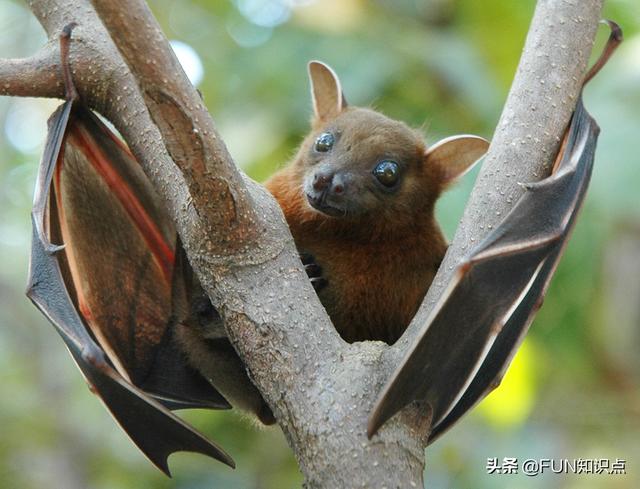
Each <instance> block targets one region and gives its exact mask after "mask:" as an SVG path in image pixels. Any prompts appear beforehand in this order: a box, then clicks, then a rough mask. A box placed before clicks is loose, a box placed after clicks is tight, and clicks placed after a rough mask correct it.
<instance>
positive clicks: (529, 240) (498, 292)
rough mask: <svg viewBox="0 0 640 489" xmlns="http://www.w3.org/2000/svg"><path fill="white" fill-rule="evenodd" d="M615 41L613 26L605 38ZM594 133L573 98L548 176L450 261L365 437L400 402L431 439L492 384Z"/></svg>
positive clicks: (539, 279)
mask: <svg viewBox="0 0 640 489" xmlns="http://www.w3.org/2000/svg"><path fill="white" fill-rule="evenodd" d="M616 27H617V26H616ZM619 37H620V32H619V29H616V28H614V33H613V34H612V39H614V41H615V42H619ZM614 41H610V42H614ZM609 55H610V51H609V52H607V53H606V56H607V57H608V56H609ZM600 66H602V64H600V63H598V66H597V67H598V68H599V67H600ZM590 77H591V73H590V74H589V76H588V78H590ZM598 132H599V128H598V126H597V124H596V122H595V121H594V120H593V119H592V118H591V116H590V115H589V114H588V113H587V112H586V110H585V109H584V106H583V103H582V97H580V98H579V100H578V103H577V106H576V110H575V113H574V114H573V117H572V119H571V122H570V125H569V128H568V129H567V133H566V134H565V139H564V143H563V146H562V148H561V152H560V154H559V155H558V158H557V160H556V164H555V166H554V171H553V173H552V175H551V176H549V177H548V178H546V179H544V180H542V181H540V182H537V183H533V184H529V185H526V192H525V193H524V195H523V196H522V197H521V198H520V200H519V201H518V202H517V203H516V205H515V206H514V207H513V209H512V210H511V212H510V213H509V214H508V215H507V216H506V217H505V219H504V220H503V221H502V223H501V224H500V225H499V226H497V227H496V229H495V230H494V232H493V233H491V234H490V235H489V236H487V237H486V238H485V239H484V240H483V242H481V243H480V244H479V245H478V246H477V247H476V248H475V249H473V250H472V251H471V252H470V253H469V255H468V256H467V258H466V259H464V260H463V262H462V263H461V264H460V265H458V267H457V269H456V270H455V273H454V275H453V278H452V279H451V281H450V283H449V285H448V287H447V288H446V290H445V291H444V292H443V293H442V294H441V296H440V298H439V300H438V301H437V303H436V305H435V306H434V308H433V309H432V311H431V314H430V315H429V317H428V319H427V321H426V324H425V326H424V327H423V328H422V330H421V331H420V333H419V334H418V340H417V341H416V342H415V343H414V344H413V345H412V346H411V348H410V349H409V351H408V352H407V354H406V356H405V358H404V359H403V360H402V362H401V364H400V366H399V367H398V368H397V369H396V371H395V372H394V374H393V375H392V377H391V379H390V380H389V381H388V383H387V385H386V386H385V387H384V389H383V391H382V393H381V395H380V397H379V398H378V401H377V402H376V405H375V406H374V409H373V412H372V414H371V417H370V419H369V425H368V434H369V436H372V435H373V434H374V433H375V432H376V431H377V430H378V428H379V427H380V426H381V425H382V424H383V423H384V422H385V421H386V420H388V419H389V418H390V417H391V416H393V415H394V414H395V413H397V412H398V411H399V410H400V409H402V408H403V407H404V406H406V405H408V404H409V403H411V402H412V401H422V402H424V403H425V404H426V405H427V406H428V408H429V409H431V412H432V433H431V437H430V441H432V440H434V439H435V438H437V437H438V436H439V435H440V434H442V433H443V432H444V431H445V430H446V429H447V428H449V427H450V426H451V425H452V424H453V423H455V422H456V421H457V420H458V419H459V418H460V417H461V416H462V415H463V414H464V413H466V412H467V411H468V410H469V409H471V408H472V407H473V406H474V405H475V404H476V403H477V402H478V401H480V400H481V399H482V398H483V397H484V396H485V395H486V394H488V393H489V392H490V391H491V390H492V389H494V388H495V387H496V386H497V385H498V384H499V383H500V380H501V379H502V376H503V374H504V372H505V370H506V369H507V367H508V365H509V363H510V361H511V359H512V357H513V355H514V354H515V351H516V350H517V348H518V346H519V345H520V343H521V341H522V339H523V337H524V335H525V333H526V331H527V329H528V327H529V325H530V324H531V321H532V320H533V316H534V315H535V312H536V311H537V310H538V308H539V307H540V305H541V303H542V300H543V297H544V294H545V292H546V290H547V287H548V285H549V281H550V280H551V277H552V275H553V272H554V271H555V269H556V266H557V264H558V261H559V259H560V256H561V254H562V251H563V249H564V247H565V245H566V242H567V239H568V236H569V233H570V231H571V229H572V227H573V225H574V223H575V219H576V215H577V213H578V211H579V209H580V207H581V205H582V202H583V199H584V195H585V192H586V189H587V186H588V184H589V180H590V177H591V170H592V167H593V156H594V151H595V147H596V141H597V136H598Z"/></svg>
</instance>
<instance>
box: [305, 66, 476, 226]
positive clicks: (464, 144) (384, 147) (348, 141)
mask: <svg viewBox="0 0 640 489" xmlns="http://www.w3.org/2000/svg"><path fill="white" fill-rule="evenodd" d="M309 76H310V79H311V95H312V100H313V107H314V117H313V121H312V127H313V130H312V132H311V134H310V135H309V136H308V137H307V138H306V139H305V141H304V143H303V145H302V147H301V149H300V152H299V154H298V158H297V159H296V164H297V165H299V171H300V176H301V179H302V191H303V193H304V196H305V198H306V201H307V202H308V204H309V206H310V207H311V208H312V209H313V210H314V211H316V212H319V213H321V214H323V215H326V216H330V217H332V218H347V219H349V218H357V219H361V218H363V217H364V216H365V215H366V216H370V217H372V218H374V219H376V220H378V221H380V220H382V221H385V222H394V221H397V220H402V221H404V220H406V219H407V218H409V217H410V216H415V215H417V214H424V213H425V212H427V213H431V211H432V209H433V204H434V202H435V201H436V199H437V197H438V196H439V194H440V192H441V191H442V189H443V188H444V187H445V186H446V185H447V184H448V183H449V182H451V181H453V180H455V179H456V178H457V177H459V176H460V175H461V174H463V173H464V172H465V171H467V170H468V169H469V168H470V167H471V165H472V164H473V163H474V162H475V161H476V160H478V158H480V157H481V156H482V155H483V154H484V153H485V152H486V148H487V145H488V143H487V142H486V141H485V140H484V139H482V138H479V137H476V136H455V137H451V138H447V139H444V140H442V141H440V142H439V143H436V144H435V145H433V146H432V147H430V148H428V147H427V146H426V144H425V142H424V137H423V135H422V134H421V133H420V132H419V131H417V130H414V129H411V128H410V127H409V126H407V125H406V124H404V123H403V122H399V121H396V120H393V119H390V118H389V117H386V116H385V115H383V114H381V113H379V112H376V111H374V110H371V109H366V108H359V107H353V106H350V105H348V104H347V102H346V100H345V98H344V95H343V94H342V89H341V86H340V80H339V79H338V77H337V75H336V74H335V72H334V71H333V70H332V69H331V68H330V67H328V66H327V65H325V64H323V63H320V62H317V61H312V62H311V63H309Z"/></svg>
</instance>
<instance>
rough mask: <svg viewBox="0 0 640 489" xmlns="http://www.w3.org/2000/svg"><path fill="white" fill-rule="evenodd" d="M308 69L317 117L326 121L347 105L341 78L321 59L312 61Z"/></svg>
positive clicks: (314, 110)
mask: <svg viewBox="0 0 640 489" xmlns="http://www.w3.org/2000/svg"><path fill="white" fill-rule="evenodd" d="M308 69H309V80H310V82H311V99H312V100H313V112H314V115H315V118H316V120H318V121H321V122H326V121H328V120H331V119H333V118H334V117H336V116H337V115H338V114H340V112H342V111H343V110H344V109H345V108H346V107H347V101H346V100H345V98H344V95H343V94H342V87H341V86H340V79H339V78H338V75H336V73H335V71H333V70H332V69H331V68H330V67H329V66H328V65H326V64H324V63H321V62H320V61H310V62H309V66H308Z"/></svg>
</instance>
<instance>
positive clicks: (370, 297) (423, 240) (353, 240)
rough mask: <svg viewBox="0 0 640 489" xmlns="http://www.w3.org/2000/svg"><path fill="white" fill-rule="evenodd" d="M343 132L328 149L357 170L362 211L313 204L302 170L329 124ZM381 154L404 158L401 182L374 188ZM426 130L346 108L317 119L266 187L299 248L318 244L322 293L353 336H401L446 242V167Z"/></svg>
mask: <svg viewBox="0 0 640 489" xmlns="http://www.w3.org/2000/svg"><path fill="white" fill-rule="evenodd" d="M327 130H329V131H331V132H333V133H335V134H338V135H339V138H340V139H339V141H338V142H337V143H336V145H335V147H334V149H333V152H332V154H331V155H329V156H325V155H319V156H321V157H324V158H325V160H327V159H330V163H331V164H332V165H334V167H335V168H339V169H340V170H342V171H345V170H346V171H348V173H349V174H350V175H351V176H352V177H353V180H352V182H351V185H350V188H349V189H348V193H350V194H351V195H350V196H349V198H352V199H354V202H355V205H354V207H353V208H354V209H355V211H354V212H353V213H350V212H345V216H343V217H330V216H328V215H326V214H324V213H322V212H320V211H318V210H316V209H314V208H313V207H311V205H310V204H309V203H308V201H307V198H306V196H305V192H304V190H303V184H304V179H305V176H306V175H308V173H309V172H312V171H313V168H314V165H316V164H317V162H316V158H317V157H319V156H318V155H314V151H313V145H314V141H315V139H316V138H317V136H318V135H319V134H320V133H322V132H324V131H327ZM381 158H393V159H394V160H396V161H402V163H403V172H404V175H403V179H402V180H401V185H400V187H399V188H398V190H397V191H396V192H394V193H392V194H385V192H384V191H381V190H380V189H376V188H372V187H371V185H373V184H375V182H374V181H372V175H371V168H372V166H375V162H376V161H379V160H380V159H381ZM429 163H430V162H429V160H428V157H427V151H426V147H425V145H424V142H423V140H422V136H421V135H420V134H418V133H417V132H416V131H414V130H412V129H410V128H409V127H408V126H406V125H405V124H403V123H401V122H397V121H393V120H391V119H389V118H387V117H385V116H384V115H382V114H379V113H377V112H375V111H372V110H369V109H362V108H356V107H347V108H345V109H344V110H342V111H341V112H340V113H339V114H338V115H337V116H336V117H335V118H333V119H331V120H329V121H320V120H319V119H318V118H316V120H315V121H314V123H313V130H312V132H311V134H310V135H309V136H308V137H307V138H306V139H305V140H304V142H303V144H302V146H301V147H300V149H299V151H298V153H297V155H296V156H295V158H294V160H293V161H292V162H291V163H290V164H289V165H288V166H287V167H285V168H283V169H282V170H280V171H278V172H277V173H276V174H274V175H273V176H272V177H271V178H270V179H269V180H268V181H267V182H266V183H265V185H266V187H267V189H268V190H269V191H270V192H271V193H272V194H273V195H274V197H275V198H276V199H277V200H278V202H279V203H280V206H281V207H282V210H283V211H284V215H285V217H286V219H287V222H288V224H289V227H290V228H291V232H292V234H293V237H294V239H295V242H296V246H297V247H298V249H299V250H300V251H301V252H308V253H311V254H312V255H313V256H314V258H315V261H316V263H317V264H318V265H320V266H321V267H322V270H323V276H324V277H325V278H326V279H327V281H328V285H327V286H326V287H325V288H324V289H322V290H320V292H319V294H318V295H319V297H320V300H321V302H322V304H323V305H324V307H325V308H326V310H327V312H328V314H329V316H330V317H331V320H332V321H333V324H334V325H335V327H336V329H337V330H338V332H339V333H340V335H341V336H342V337H343V338H344V339H345V340H346V341H348V342H353V341H362V340H382V341H386V342H388V343H393V342H395V341H396V340H397V339H398V338H399V337H400V335H401V334H402V333H403V332H404V330H405V329H406V327H407V325H408V324H409V322H410V321H411V319H412V318H413V316H414V314H415V313H416V311H417V309H418V306H419V305H420V303H421V301H422V299H423V297H424V295H425V293H426V291H427V289H428V288H429V285H430V284H431V282H432V280H433V277H434V275H435V273H436V270H437V268H438V266H439V264H440V262H441V260H442V258H443V256H444V253H445V251H446V247H447V245H446V241H445V239H444V237H443V235H442V232H441V231H440V227H439V226H438V224H437V223H436V221H435V218H434V215H433V210H434V204H435V202H436V199H437V198H438V196H439V195H440V193H441V191H442V190H443V187H444V178H443V176H442V175H443V172H442V169H441V168H439V167H438V165H435V164H431V165H430V164H429Z"/></svg>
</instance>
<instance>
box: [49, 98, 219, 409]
mask: <svg viewBox="0 0 640 489" xmlns="http://www.w3.org/2000/svg"><path fill="white" fill-rule="evenodd" d="M53 184H54V188H55V199H53V201H52V205H53V206H55V211H56V215H57V216H58V228H59V237H58V238H59V240H60V241H61V242H62V243H64V244H65V252H64V254H61V255H60V256H59V260H60V264H61V268H62V271H63V276H64V278H65V283H66V284H67V287H68V288H69V290H70V292H71V295H72V298H73V300H74V302H75V304H76V307H77V308H78V311H79V312H80V314H81V316H82V318H83V320H84V322H85V324H87V325H88V326H89V328H90V331H91V335H92V336H93V337H94V338H95V339H96V341H97V342H98V344H99V345H100V346H101V348H102V349H103V350H104V351H105V352H106V354H107V357H108V358H109V360H110V362H111V363H112V364H113V365H114V366H115V367H116V369H117V370H118V372H120V374H121V375H123V376H124V377H125V379H127V380H130V381H131V382H132V383H133V384H134V385H137V386H139V387H142V388H144V389H145V390H147V391H149V392H151V393H153V394H157V396H158V398H159V399H160V400H162V402H165V403H166V404H167V405H171V406H181V407H186V406H199V407H210V408H221V409H226V408H229V404H228V403H227V402H226V400H225V399H224V398H223V397H222V396H221V395H220V394H219V393H218V392H217V391H216V390H215V389H214V388H213V387H212V386H211V384H209V383H208V382H207V381H206V380H205V379H204V378H203V377H202V376H201V375H200V374H199V373H198V372H197V371H195V370H194V369H191V368H190V367H189V366H188V365H187V364H186V360H185V358H184V356H183V355H182V353H181V352H180V351H178V349H177V347H176V345H175V342H174V339H173V327H172V326H173V324H174V323H175V322H176V321H180V320H182V319H184V317H185V316H186V314H188V307H187V305H186V304H181V303H179V301H182V302H184V301H187V300H188V296H187V295H186V294H180V295H178V294H175V293H174V290H175V289H179V288H184V287H185V284H183V283H182V281H183V280H184V276H183V275H182V274H181V273H176V270H175V243H176V240H177V235H176V232H175V230H174V229H173V226H172V223H171V221H170V219H169V218H168V216H167V214H166V212H165V211H164V209H163V207H162V206H161V205H160V203H159V198H158V197H157V194H156V193H155V191H154V190H153V188H152V186H151V184H150V182H149V181H148V179H147V177H146V176H145V175H144V173H143V172H142V169H141V168H140V166H139V165H138V163H137V162H136V160H135V159H134V157H133V156H132V155H131V153H130V152H129V150H128V149H127V148H126V147H125V146H124V145H123V144H122V143H121V142H120V140H119V139H118V138H117V137H115V136H114V135H113V133H112V132H111V131H110V130H109V129H108V128H107V127H106V126H105V125H104V124H103V123H102V122H101V121H100V120H99V119H98V118H97V117H96V116H95V115H93V114H92V113H91V112H90V111H89V110H87V109H85V108H84V107H83V106H82V105H79V104H76V105H74V108H73V110H72V111H71V114H70V118H69V124H68V127H67V130H66V134H65V138H64V144H63V145H62V147H61V148H60V153H59V157H58V164H57V166H56V168H55V171H54V172H53ZM57 230H58V229H56V230H53V231H57ZM186 266H188V264H187V265H186Z"/></svg>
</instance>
